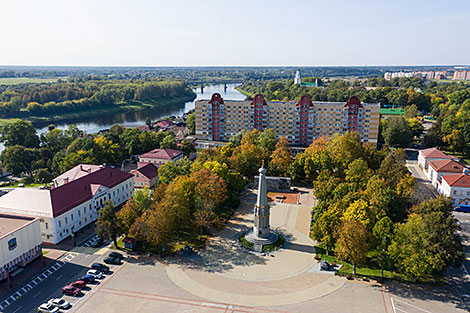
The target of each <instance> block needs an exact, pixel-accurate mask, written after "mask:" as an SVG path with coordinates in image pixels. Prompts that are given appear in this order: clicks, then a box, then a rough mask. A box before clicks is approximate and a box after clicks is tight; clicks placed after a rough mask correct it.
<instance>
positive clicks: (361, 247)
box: [336, 220, 369, 274]
mask: <svg viewBox="0 0 470 313" xmlns="http://www.w3.org/2000/svg"><path fill="white" fill-rule="evenodd" d="M367 237H368V233H367V230H366V228H365V226H364V225H363V224H362V223H361V222H358V221H355V220H347V221H345V222H344V224H343V226H342V227H341V229H340V230H339V238H338V248H337V249H336V256H337V257H338V259H340V260H343V261H349V262H351V263H352V264H353V274H356V266H357V265H358V264H361V263H363V262H364V261H365V260H366V258H367V252H368V251H369V250H368V248H369V243H368V241H367Z"/></svg>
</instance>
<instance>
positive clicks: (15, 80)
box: [0, 77, 58, 85]
mask: <svg viewBox="0 0 470 313" xmlns="http://www.w3.org/2000/svg"><path fill="white" fill-rule="evenodd" d="M57 80H58V78H34V77H33V78H30V77H11V78H10V77H2V78H0V85H20V84H32V83H35V84H38V83H55V82H56V81H57Z"/></svg>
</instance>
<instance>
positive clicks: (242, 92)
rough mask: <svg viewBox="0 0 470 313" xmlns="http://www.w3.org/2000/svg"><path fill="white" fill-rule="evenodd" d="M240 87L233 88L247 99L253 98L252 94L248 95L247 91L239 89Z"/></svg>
mask: <svg viewBox="0 0 470 313" xmlns="http://www.w3.org/2000/svg"><path fill="white" fill-rule="evenodd" d="M241 86H242V85H240V86H237V87H235V90H236V91H238V92H239V93H241V94H243V95H245V96H247V97H254V96H255V95H254V94H252V93H249V92H248V91H245V90H243V89H242V88H241Z"/></svg>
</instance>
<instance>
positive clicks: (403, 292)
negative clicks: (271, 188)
mask: <svg viewBox="0 0 470 313" xmlns="http://www.w3.org/2000/svg"><path fill="white" fill-rule="evenodd" d="M255 200H256V194H255V193H253V192H251V191H247V192H246V193H245V194H244V195H243V201H242V204H241V205H240V208H239V210H238V211H237V212H236V214H235V215H234V216H233V218H232V219H231V220H230V221H229V223H228V224H227V227H226V228H225V229H224V230H223V231H221V232H220V233H219V234H217V235H216V236H214V237H213V238H212V239H211V240H210V242H209V243H208V246H207V248H206V249H204V250H203V251H201V252H200V253H199V254H198V255H195V256H191V257H182V256H178V257H171V258H165V259H154V258H150V257H128V258H127V259H126V262H125V264H124V265H122V266H118V267H115V268H114V269H113V271H114V273H113V274H112V275H110V276H109V277H107V278H106V279H104V280H103V281H101V283H100V284H98V285H96V286H93V287H92V288H90V290H88V291H87V292H86V294H85V296H83V297H81V298H71V297H66V298H67V300H70V301H71V302H72V303H73V307H72V309H70V310H69V312H73V313H75V312H77V313H84V312H116V313H120V312H122V313H127V312H196V313H198V312H226V313H235V312H249V313H255V312H256V313H261V312H294V313H296V312H299V313H300V312H327V313H329V312H331V313H332V312H361V313H362V312H364V313H369V312H370V313H376V312H385V313H392V312H394V313H396V312H404V313H423V312H427V313H429V312H436V313H437V312H466V311H467V309H468V308H466V304H465V301H464V300H465V299H463V298H462V297H459V296H458V295H457V296H456V295H455V294H454V295H452V294H451V293H449V292H448V291H446V290H445V289H443V288H441V287H436V288H432V287H429V288H428V287H420V286H409V287H408V286H404V285H402V284H398V283H390V284H387V285H385V286H383V285H379V284H377V283H375V282H368V281H357V280H354V281H347V280H346V279H344V278H341V277H337V276H334V275H333V274H331V273H330V274H328V273H319V269H318V267H319V266H318V263H317V262H316V261H315V260H314V255H315V254H314V253H315V250H314V247H313V242H312V240H311V239H310V238H309V237H308V232H309V229H308V228H309V225H310V210H311V208H312V207H313V205H314V202H313V201H314V199H313V197H312V195H311V192H309V190H307V189H303V190H302V192H301V195H300V204H299V205H291V204H272V207H271V225H272V228H273V229H275V230H276V231H278V232H280V233H282V234H283V235H284V236H285V237H286V238H287V239H288V243H287V244H286V245H285V247H284V248H283V249H282V250H280V251H276V252H274V253H272V254H271V255H266V256H261V255H259V254H254V253H251V252H248V251H246V250H244V249H243V248H240V247H239V246H238V244H237V240H236V238H237V236H238V234H239V233H240V232H242V231H245V230H248V229H249V228H250V227H251V220H252V206H253V203H254V201H255Z"/></svg>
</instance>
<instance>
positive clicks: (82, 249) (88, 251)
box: [70, 236, 109, 255]
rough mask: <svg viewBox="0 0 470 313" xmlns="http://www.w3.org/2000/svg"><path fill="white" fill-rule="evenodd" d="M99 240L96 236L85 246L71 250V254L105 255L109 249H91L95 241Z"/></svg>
mask: <svg viewBox="0 0 470 313" xmlns="http://www.w3.org/2000/svg"><path fill="white" fill-rule="evenodd" d="M97 238H98V236H95V237H93V238H91V239H90V240H88V241H87V242H85V243H84V244H83V245H81V246H78V247H75V248H73V249H72V250H70V252H75V253H82V254H90V255H91V254H104V253H105V252H106V251H108V250H109V249H108V248H107V247H104V248H103V247H99V248H93V247H91V245H92V243H93V241H95V240H96V239H97Z"/></svg>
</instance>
